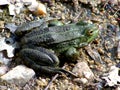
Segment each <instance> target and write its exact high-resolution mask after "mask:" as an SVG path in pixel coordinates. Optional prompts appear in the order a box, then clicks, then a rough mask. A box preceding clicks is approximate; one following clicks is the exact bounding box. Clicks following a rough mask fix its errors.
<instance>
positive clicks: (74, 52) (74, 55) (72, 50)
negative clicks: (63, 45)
mask: <svg viewBox="0 0 120 90" xmlns="http://www.w3.org/2000/svg"><path fill="white" fill-rule="evenodd" d="M65 56H66V57H67V58H68V59H69V58H70V59H71V60H72V61H74V60H75V59H78V56H79V52H78V51H77V50H76V48H74V47H70V48H69V49H68V50H67V51H66V52H65Z"/></svg>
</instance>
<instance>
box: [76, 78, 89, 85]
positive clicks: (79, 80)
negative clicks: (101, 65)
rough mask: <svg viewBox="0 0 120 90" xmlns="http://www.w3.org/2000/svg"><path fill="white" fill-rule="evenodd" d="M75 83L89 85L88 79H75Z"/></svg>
mask: <svg viewBox="0 0 120 90" xmlns="http://www.w3.org/2000/svg"><path fill="white" fill-rule="evenodd" d="M74 81H75V82H77V83H78V84H81V83H82V84H86V83H88V80H87V79H86V78H76V79H74Z"/></svg>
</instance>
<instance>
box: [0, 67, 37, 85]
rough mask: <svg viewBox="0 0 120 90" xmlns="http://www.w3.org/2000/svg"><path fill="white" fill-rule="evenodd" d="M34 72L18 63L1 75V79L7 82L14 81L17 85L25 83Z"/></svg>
mask: <svg viewBox="0 0 120 90" xmlns="http://www.w3.org/2000/svg"><path fill="white" fill-rule="evenodd" d="M34 75H35V72H34V71H33V70H32V69H30V68H27V67H26V66H23V65H19V66H16V67H15V68H13V69H12V70H10V71H9V72H8V73H6V74H5V75H3V76H1V79H2V80H5V81H6V82H8V83H14V84H17V85H21V86H23V85H25V84H26V82H28V81H29V80H30V79H31V78H32V77H33V76H34Z"/></svg>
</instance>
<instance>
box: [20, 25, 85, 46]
mask: <svg viewBox="0 0 120 90" xmlns="http://www.w3.org/2000/svg"><path fill="white" fill-rule="evenodd" d="M83 28H85V27H83V26H80V25H77V24H70V25H64V26H55V27H49V28H45V29H42V30H34V31H32V32H30V33H28V34H26V35H25V36H24V37H23V39H22V42H23V43H31V44H39V45H51V44H59V43H61V42H67V41H70V40H74V39H76V38H79V37H82V36H83V33H84V29H83Z"/></svg>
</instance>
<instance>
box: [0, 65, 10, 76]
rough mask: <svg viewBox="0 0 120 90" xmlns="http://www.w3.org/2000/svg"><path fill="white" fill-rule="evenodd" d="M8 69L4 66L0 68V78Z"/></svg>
mask: <svg viewBox="0 0 120 90" xmlns="http://www.w3.org/2000/svg"><path fill="white" fill-rule="evenodd" d="M8 69H9V68H8V67H7V66H6V65H2V66H0V76H2V75H4V74H5V73H6V72H7V71H8Z"/></svg>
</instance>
